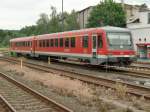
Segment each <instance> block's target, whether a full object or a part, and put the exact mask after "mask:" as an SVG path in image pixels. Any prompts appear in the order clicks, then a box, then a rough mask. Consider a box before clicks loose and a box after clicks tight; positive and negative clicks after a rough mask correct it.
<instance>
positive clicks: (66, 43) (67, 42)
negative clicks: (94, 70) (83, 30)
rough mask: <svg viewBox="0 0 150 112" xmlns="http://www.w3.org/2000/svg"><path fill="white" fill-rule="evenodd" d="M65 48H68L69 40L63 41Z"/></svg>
mask: <svg viewBox="0 0 150 112" xmlns="http://www.w3.org/2000/svg"><path fill="white" fill-rule="evenodd" d="M65 47H69V38H66V39H65Z"/></svg>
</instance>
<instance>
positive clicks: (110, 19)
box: [87, 0, 126, 27]
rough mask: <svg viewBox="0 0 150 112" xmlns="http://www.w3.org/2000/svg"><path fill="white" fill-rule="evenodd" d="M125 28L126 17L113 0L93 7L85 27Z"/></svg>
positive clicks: (105, 0) (106, 0) (120, 7)
mask: <svg viewBox="0 0 150 112" xmlns="http://www.w3.org/2000/svg"><path fill="white" fill-rule="evenodd" d="M106 25H110V26H118V27H125V26H126V15H125V12H124V10H123V8H122V6H121V4H118V3H115V2H114V0H104V1H103V2H100V4H98V5H97V6H95V7H94V8H93V10H92V12H91V14H90V17H89V19H88V24H87V27H98V26H106Z"/></svg>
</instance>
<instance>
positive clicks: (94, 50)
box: [92, 35, 97, 59]
mask: <svg viewBox="0 0 150 112" xmlns="http://www.w3.org/2000/svg"><path fill="white" fill-rule="evenodd" d="M92 58H94V59H96V58H97V35H92Z"/></svg>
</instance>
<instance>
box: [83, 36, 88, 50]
mask: <svg viewBox="0 0 150 112" xmlns="http://www.w3.org/2000/svg"><path fill="white" fill-rule="evenodd" d="M82 47H83V48H88V47H89V36H83V37H82Z"/></svg>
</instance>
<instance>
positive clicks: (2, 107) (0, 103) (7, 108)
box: [0, 95, 16, 112]
mask: <svg viewBox="0 0 150 112" xmlns="http://www.w3.org/2000/svg"><path fill="white" fill-rule="evenodd" d="M0 112H16V111H15V109H14V108H13V107H12V106H11V105H10V104H9V103H8V102H7V101H6V99H5V98H4V97H3V96H1V95H0Z"/></svg>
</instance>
